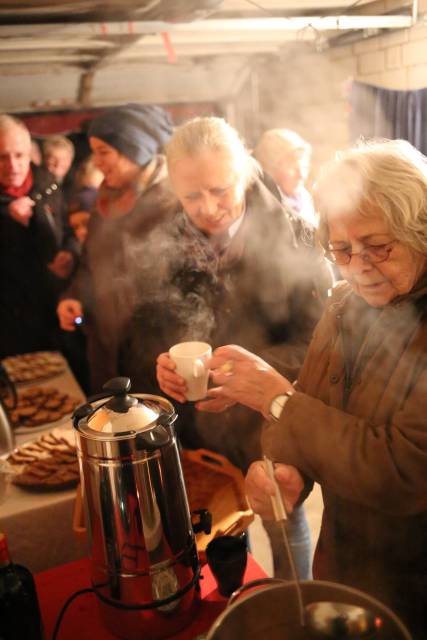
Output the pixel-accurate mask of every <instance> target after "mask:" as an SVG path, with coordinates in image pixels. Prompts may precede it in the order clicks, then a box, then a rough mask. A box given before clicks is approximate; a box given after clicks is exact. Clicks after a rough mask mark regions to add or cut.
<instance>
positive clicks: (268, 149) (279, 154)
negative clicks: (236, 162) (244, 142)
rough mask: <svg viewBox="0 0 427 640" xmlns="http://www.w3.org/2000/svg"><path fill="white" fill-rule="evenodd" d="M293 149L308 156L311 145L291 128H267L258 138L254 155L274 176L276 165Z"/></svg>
mask: <svg viewBox="0 0 427 640" xmlns="http://www.w3.org/2000/svg"><path fill="white" fill-rule="evenodd" d="M295 151H300V152H301V153H303V154H304V155H305V156H307V157H308V158H309V157H310V155H311V145H310V144H309V143H308V142H306V141H305V140H304V139H303V138H301V136H300V135H298V133H296V132H295V131H291V129H269V130H268V131H265V132H264V133H263V134H262V136H261V138H260V139H259V141H258V144H257V146H256V147H255V149H254V156H255V158H256V159H257V160H258V162H259V163H260V165H261V166H262V168H263V169H264V170H265V171H267V173H269V174H270V175H271V176H272V177H273V178H274V174H275V171H276V169H277V166H278V165H280V164H281V163H282V162H283V160H284V157H285V156H286V155H288V154H290V153H293V152H295Z"/></svg>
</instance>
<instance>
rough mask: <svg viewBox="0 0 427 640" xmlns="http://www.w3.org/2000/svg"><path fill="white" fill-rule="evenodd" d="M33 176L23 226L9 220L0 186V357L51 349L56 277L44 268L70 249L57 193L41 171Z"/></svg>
mask: <svg viewBox="0 0 427 640" xmlns="http://www.w3.org/2000/svg"><path fill="white" fill-rule="evenodd" d="M32 172H33V186H32V188H31V190H30V191H29V192H28V193H27V194H26V195H27V196H29V197H30V198H32V199H33V200H34V201H35V203H36V204H35V205H34V208H33V215H32V217H31V218H30V221H29V224H28V226H27V227H25V226H23V225H21V224H19V223H18V222H16V221H15V220H13V218H11V217H10V215H9V204H10V203H11V201H12V200H13V198H12V197H11V196H9V195H7V194H5V193H2V191H1V188H0V305H1V314H2V320H1V323H0V357H5V356H7V355H13V354H16V353H24V352H27V351H35V350H38V349H46V348H47V349H48V348H53V347H54V346H56V343H55V339H54V333H55V331H56V330H57V320H56V314H55V305H56V292H57V287H58V283H57V280H58V279H57V278H56V277H55V276H54V275H53V274H52V273H51V272H50V271H49V270H48V268H47V265H48V263H49V262H51V261H52V260H53V258H54V256H55V255H56V253H57V252H58V251H59V250H60V249H66V250H69V251H71V252H73V251H74V245H75V240H74V239H73V238H72V233H71V230H70V229H69V227H68V224H67V221H66V218H65V217H64V215H65V214H64V208H63V202H62V195H61V190H60V189H59V188H58V187H57V185H56V183H55V180H54V178H53V176H52V175H51V174H50V173H48V172H47V171H46V170H44V169H42V168H38V167H32Z"/></svg>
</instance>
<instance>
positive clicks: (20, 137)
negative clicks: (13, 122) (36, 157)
mask: <svg viewBox="0 0 427 640" xmlns="http://www.w3.org/2000/svg"><path fill="white" fill-rule="evenodd" d="M30 158H31V138H30V136H29V134H28V133H27V132H26V131H25V130H24V129H21V128H20V127H11V128H10V129H7V130H5V131H0V184H1V185H2V186H3V187H20V186H21V185H22V184H23V183H24V180H25V178H26V177H27V175H28V171H29V170H30Z"/></svg>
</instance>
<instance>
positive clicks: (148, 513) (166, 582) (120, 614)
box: [73, 378, 210, 640]
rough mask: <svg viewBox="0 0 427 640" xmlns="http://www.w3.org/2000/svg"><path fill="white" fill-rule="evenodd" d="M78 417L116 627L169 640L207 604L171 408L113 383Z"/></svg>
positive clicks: (109, 617) (99, 591) (104, 590)
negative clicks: (202, 593)
mask: <svg viewBox="0 0 427 640" xmlns="http://www.w3.org/2000/svg"><path fill="white" fill-rule="evenodd" d="M104 390H105V393H104V394H100V395H98V396H93V397H92V398H90V399H89V401H88V403H87V404H84V405H81V406H80V407H79V408H78V409H76V411H75V413H74V416H73V423H74V427H75V429H76V432H77V450H78V455H79V464H80V475H81V479H82V487H83V494H84V505H85V514H86V522H87V523H88V531H89V543H90V554H91V570H92V583H93V587H94V589H95V593H96V595H97V599H98V603H99V607H100V611H101V615H102V618H103V621H104V624H105V625H106V626H107V627H108V629H109V630H110V631H111V632H112V633H114V634H116V635H118V636H119V637H121V638H126V639H129V640H133V639H134V638H135V639H136V638H138V639H140V638H150V639H153V640H154V639H157V638H164V637H167V636H168V635H171V634H173V633H175V632H177V631H178V630H179V629H181V628H183V627H185V626H186V625H187V624H188V623H189V622H190V621H191V619H192V618H193V617H194V614H195V610H196V607H197V604H198V601H199V572H200V567H199V561H198V556H197V550H196V543H195V537H194V531H195V530H196V531H197V530H201V529H204V530H205V531H207V532H209V524H210V523H209V517H207V518H206V520H204V519H203V518H202V519H201V521H200V522H199V523H198V525H195V526H194V527H193V525H192V522H191V516H190V512H189V506H188V501H187V494H186V490H185V484H184V479H183V474H182V469H181V462H180V457H179V451H178V446H177V441H176V435H175V429H174V422H175V420H176V417H177V415H176V413H175V411H174V408H173V406H172V404H171V403H170V402H169V401H168V400H166V399H164V398H161V397H159V396H153V395H148V394H139V393H138V394H134V395H130V394H129V390H130V380H129V378H114V379H113V380H110V381H109V382H108V383H107V384H106V385H104Z"/></svg>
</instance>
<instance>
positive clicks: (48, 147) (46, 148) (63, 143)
mask: <svg viewBox="0 0 427 640" xmlns="http://www.w3.org/2000/svg"><path fill="white" fill-rule="evenodd" d="M55 149H66V150H67V151H68V153H69V154H70V158H71V160H72V159H73V158H74V145H73V143H72V142H71V140H69V139H68V138H67V137H66V136H60V135H56V136H51V137H50V138H46V140H44V141H43V155H44V156H47V155H49V154H50V153H51V152H52V151H55Z"/></svg>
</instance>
